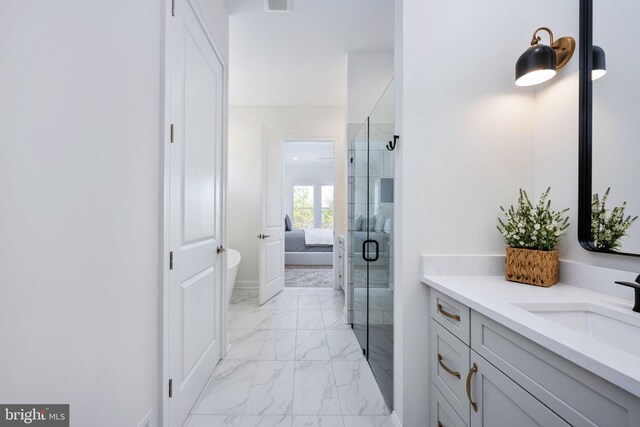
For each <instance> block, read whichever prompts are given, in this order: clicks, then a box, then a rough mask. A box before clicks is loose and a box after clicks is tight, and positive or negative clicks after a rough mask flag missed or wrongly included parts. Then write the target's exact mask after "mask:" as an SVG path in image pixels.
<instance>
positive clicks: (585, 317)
mask: <svg viewBox="0 0 640 427" xmlns="http://www.w3.org/2000/svg"><path fill="white" fill-rule="evenodd" d="M512 304H513V305H514V306H516V307H519V308H522V309H523V310H526V311H528V312H530V313H532V314H535V315H536V316H540V317H542V318H543V319H547V320H550V321H552V322H554V323H556V324H558V325H561V326H564V327H565V328H569V329H571V330H573V331H575V332H578V333H581V334H585V335H588V336H590V337H592V338H594V339H596V340H598V341H600V342H602V343H605V344H608V345H610V346H613V347H616V348H618V349H620V350H622V351H625V352H627V353H631V354H633V355H635V356H638V357H640V315H638V314H636V313H633V312H629V313H624V312H620V311H617V310H612V309H610V308H607V307H603V306H600V305H597V304H588V303H512Z"/></svg>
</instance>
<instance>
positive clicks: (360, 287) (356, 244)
mask: <svg viewBox="0 0 640 427" xmlns="http://www.w3.org/2000/svg"><path fill="white" fill-rule="evenodd" d="M368 125H369V124H368V122H366V123H365V124H364V125H362V127H361V128H360V131H359V132H358V134H357V135H356V137H355V139H354V140H353V141H352V142H351V147H350V150H349V160H350V163H349V184H350V185H349V242H348V245H349V248H350V249H349V264H350V267H351V268H350V269H349V284H350V285H351V286H349V292H350V302H351V304H350V305H351V324H352V326H353V332H354V333H355V334H356V337H357V338H358V341H359V342H360V344H361V346H362V348H363V349H366V346H365V344H363V343H366V342H367V339H368V338H367V333H368V330H367V308H368V307H367V263H366V262H365V261H364V259H363V257H362V245H363V244H364V241H365V240H366V239H367V232H366V230H368V229H369V220H368V217H369V215H368V208H369V191H368V167H367V165H368V163H369V152H368V149H367V147H368V140H369V137H368V127H369V126H368ZM363 230H365V231H363Z"/></svg>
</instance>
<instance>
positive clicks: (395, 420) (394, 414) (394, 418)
mask: <svg viewBox="0 0 640 427" xmlns="http://www.w3.org/2000/svg"><path fill="white" fill-rule="evenodd" d="M391 421H393V425H394V427H402V423H401V422H400V418H399V417H398V413H397V412H396V411H393V412H392V413H391Z"/></svg>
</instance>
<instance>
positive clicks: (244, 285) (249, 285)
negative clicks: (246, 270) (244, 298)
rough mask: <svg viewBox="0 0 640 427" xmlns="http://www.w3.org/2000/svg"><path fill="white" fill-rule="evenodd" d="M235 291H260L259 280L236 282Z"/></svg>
mask: <svg viewBox="0 0 640 427" xmlns="http://www.w3.org/2000/svg"><path fill="white" fill-rule="evenodd" d="M233 289H258V281H257V280H236V283H235V285H233Z"/></svg>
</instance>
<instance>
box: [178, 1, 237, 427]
mask: <svg viewBox="0 0 640 427" xmlns="http://www.w3.org/2000/svg"><path fill="white" fill-rule="evenodd" d="M169 25H170V28H169V32H168V36H169V38H170V39H169V53H168V55H169V58H168V60H169V70H170V71H169V73H170V101H169V102H170V113H169V114H170V120H171V123H172V125H173V132H172V133H173V142H172V143H169V146H170V148H169V153H170V154H169V157H170V160H169V162H170V172H169V174H170V184H169V205H170V207H169V245H170V250H171V253H172V263H171V264H172V267H171V266H170V272H169V328H168V329H169V337H168V346H169V350H168V352H169V353H168V369H169V377H170V379H171V384H172V387H171V389H172V395H171V397H170V398H169V399H168V413H169V426H170V427H175V426H181V425H182V423H183V421H184V419H185V418H186V416H187V414H188V412H189V410H190V409H191V407H192V406H193V404H194V403H195V401H196V399H197V397H198V394H199V393H200V392H201V391H202V389H203V388H204V386H205V384H206V381H207V379H208V378H209V376H210V375H211V373H212V371H213V369H214V368H215V366H216V364H217V363H218V361H219V360H220V358H221V353H222V352H221V341H222V340H221V338H222V330H221V326H220V325H221V319H222V317H221V316H222V307H223V305H222V284H223V278H224V272H223V268H222V266H223V259H224V257H223V256H222V255H221V254H218V253H217V252H218V251H217V248H218V246H219V245H220V244H221V236H222V224H223V222H222V212H223V210H222V144H223V121H222V117H223V107H224V76H223V66H222V64H221V62H220V60H219V59H218V57H217V56H216V54H215V51H214V49H213V47H212V46H211V44H210V43H209V40H208V38H207V36H206V34H205V32H204V30H203V29H202V27H201V25H200V22H199V21H198V19H197V17H196V15H195V12H194V11H193V9H191V5H190V3H189V2H188V1H186V0H178V2H177V7H176V15H175V17H174V18H172V19H171V20H170V23H169Z"/></svg>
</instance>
